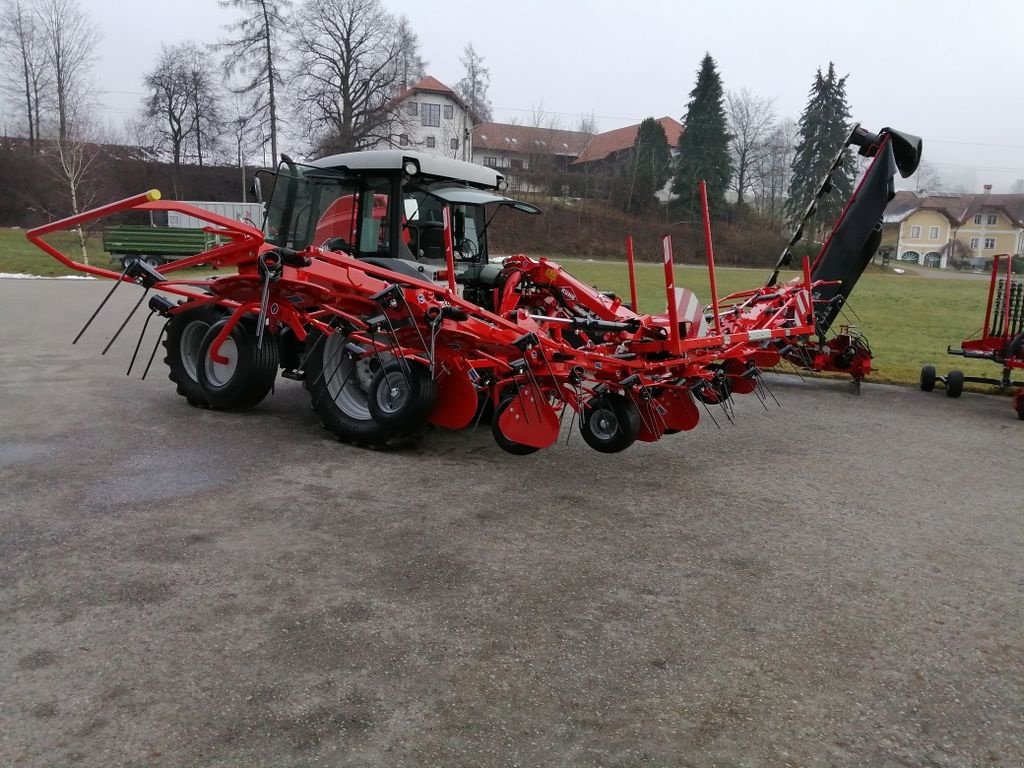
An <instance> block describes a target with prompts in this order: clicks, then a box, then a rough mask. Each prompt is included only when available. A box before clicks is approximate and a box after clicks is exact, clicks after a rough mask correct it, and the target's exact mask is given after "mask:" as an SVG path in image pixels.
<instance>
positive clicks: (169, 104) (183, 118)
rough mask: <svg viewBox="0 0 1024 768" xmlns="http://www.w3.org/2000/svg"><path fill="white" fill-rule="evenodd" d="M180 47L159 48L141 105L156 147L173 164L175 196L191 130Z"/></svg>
mask: <svg viewBox="0 0 1024 768" xmlns="http://www.w3.org/2000/svg"><path fill="white" fill-rule="evenodd" d="M184 48H185V47H184V46H177V45H172V46H167V45H164V46H161V50H160V58H159V59H157V62H156V66H155V67H154V68H153V70H152V71H151V72H150V73H149V74H147V75H146V77H145V80H144V83H145V86H146V89H147V90H148V91H149V93H148V94H147V95H146V100H145V103H144V114H145V116H146V118H147V119H148V120H149V121H150V122H151V125H152V126H153V130H154V132H155V134H156V135H157V136H158V137H159V140H158V142H157V147H158V148H159V149H161V150H162V151H164V152H166V153H169V154H170V158H171V162H172V163H173V164H174V170H173V172H172V176H171V178H172V184H173V186H174V194H175V196H177V194H178V171H179V169H180V167H181V160H182V152H183V150H184V148H185V143H186V141H187V140H188V139H189V137H190V136H191V135H192V132H193V131H194V130H195V122H194V121H193V120H192V103H193V102H192V97H191V83H190V82H189V73H188V68H187V67H186V66H185V65H184V58H185V56H186V55H187V53H186V51H185V50H184Z"/></svg>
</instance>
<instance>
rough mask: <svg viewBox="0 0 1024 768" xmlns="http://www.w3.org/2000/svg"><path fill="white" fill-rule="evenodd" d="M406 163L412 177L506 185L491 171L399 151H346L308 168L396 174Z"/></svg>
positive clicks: (462, 162)
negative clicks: (410, 166)
mask: <svg viewBox="0 0 1024 768" xmlns="http://www.w3.org/2000/svg"><path fill="white" fill-rule="evenodd" d="M409 163H412V164H414V165H415V167H416V174H415V175H417V176H418V175H420V174H422V175H423V176H424V177H427V178H428V179H430V180H434V179H446V180H451V181H458V182H461V183H464V184H469V185H471V186H474V187H485V188H488V189H502V188H504V186H505V177H504V176H503V175H502V174H500V173H498V172H497V171H496V170H495V169H494V168H488V167H487V166H483V165H476V164H475V163H467V162H465V161H463V160H454V159H452V158H450V157H438V156H437V155H428V154H424V153H422V152H411V151H406V150H401V149H379V150H367V151H364V152H345V153H343V154H340V155H329V156H328V157H322V158H320V159H319V160H312V161H310V162H309V165H312V166H314V167H316V168H330V169H337V170H352V171H395V170H405V169H406V166H407V164H409ZM410 175H413V174H410Z"/></svg>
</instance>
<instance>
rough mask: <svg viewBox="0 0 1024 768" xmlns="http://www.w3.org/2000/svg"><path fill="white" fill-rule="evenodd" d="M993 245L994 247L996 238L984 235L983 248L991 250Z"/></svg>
mask: <svg viewBox="0 0 1024 768" xmlns="http://www.w3.org/2000/svg"><path fill="white" fill-rule="evenodd" d="M995 247H996V239H995V238H994V237H986V238H985V250H986V251H991V250H992V249H994V248H995Z"/></svg>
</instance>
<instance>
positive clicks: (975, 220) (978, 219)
mask: <svg viewBox="0 0 1024 768" xmlns="http://www.w3.org/2000/svg"><path fill="white" fill-rule="evenodd" d="M974 223H975V224H981V214H980V213H978V214H975V216H974Z"/></svg>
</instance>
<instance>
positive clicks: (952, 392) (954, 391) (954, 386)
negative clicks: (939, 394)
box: [946, 371, 964, 397]
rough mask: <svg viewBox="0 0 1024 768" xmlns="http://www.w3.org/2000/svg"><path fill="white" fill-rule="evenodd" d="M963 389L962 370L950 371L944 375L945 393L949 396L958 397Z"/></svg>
mask: <svg viewBox="0 0 1024 768" xmlns="http://www.w3.org/2000/svg"><path fill="white" fill-rule="evenodd" d="M963 391H964V374H963V371H950V372H949V375H948V376H947V377H946V395H947V396H949V397H960V394H961V393H962V392H963Z"/></svg>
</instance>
